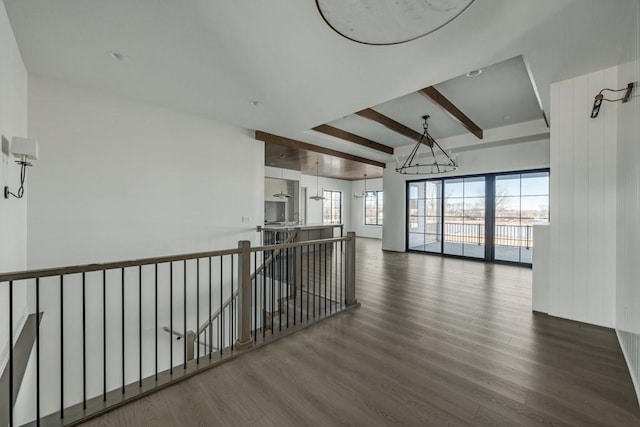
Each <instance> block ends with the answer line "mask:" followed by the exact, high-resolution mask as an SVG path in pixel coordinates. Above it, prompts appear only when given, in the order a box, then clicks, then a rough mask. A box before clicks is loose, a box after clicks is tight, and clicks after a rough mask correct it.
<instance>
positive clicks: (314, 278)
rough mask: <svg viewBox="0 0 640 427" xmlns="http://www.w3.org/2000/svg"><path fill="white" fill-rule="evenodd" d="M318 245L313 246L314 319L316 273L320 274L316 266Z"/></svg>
mask: <svg viewBox="0 0 640 427" xmlns="http://www.w3.org/2000/svg"><path fill="white" fill-rule="evenodd" d="M316 252H317V251H316V245H315V244H314V245H313V292H312V293H311V295H313V318H314V319H315V318H316V273H317V272H318V268H317V266H316Z"/></svg>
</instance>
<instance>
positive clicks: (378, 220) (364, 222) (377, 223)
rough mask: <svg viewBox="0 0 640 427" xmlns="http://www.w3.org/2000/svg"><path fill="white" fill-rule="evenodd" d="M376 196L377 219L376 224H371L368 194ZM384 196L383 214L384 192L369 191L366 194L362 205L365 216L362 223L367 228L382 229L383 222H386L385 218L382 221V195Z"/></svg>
mask: <svg viewBox="0 0 640 427" xmlns="http://www.w3.org/2000/svg"><path fill="white" fill-rule="evenodd" d="M369 193H371V194H374V195H375V200H376V207H375V218H376V222H375V223H369V222H367V198H368V194H369ZM381 194H382V197H383V199H382V200H383V201H382V203H383V207H382V212H383V213H384V194H383V192H382V190H367V191H366V192H365V196H364V199H363V200H364V201H363V203H362V212H363V214H364V216H363V218H362V222H363V224H364V225H366V226H371V227H382V226H383V222H384V217H383V218H382V219H380V195H381Z"/></svg>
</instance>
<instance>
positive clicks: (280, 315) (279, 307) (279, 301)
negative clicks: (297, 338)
mask: <svg viewBox="0 0 640 427" xmlns="http://www.w3.org/2000/svg"><path fill="white" fill-rule="evenodd" d="M285 241H286V240H285ZM278 258H279V259H278V269H279V270H280V272H279V274H278V301H277V306H278V331H280V332H282V280H283V279H284V273H283V271H282V269H283V264H284V259H283V256H282V249H280V252H279V253H278Z"/></svg>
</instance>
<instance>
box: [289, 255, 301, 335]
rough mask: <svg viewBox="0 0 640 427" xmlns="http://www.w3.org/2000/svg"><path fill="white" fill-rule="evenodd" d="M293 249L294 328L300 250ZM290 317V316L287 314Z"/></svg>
mask: <svg viewBox="0 0 640 427" xmlns="http://www.w3.org/2000/svg"><path fill="white" fill-rule="evenodd" d="M291 249H293V251H292V252H293V256H294V257H295V259H294V260H293V271H294V273H293V326H296V300H297V298H296V296H297V295H296V292H297V291H298V287H297V286H296V279H297V278H298V262H297V259H298V258H297V251H298V248H291ZM287 316H288V314H287Z"/></svg>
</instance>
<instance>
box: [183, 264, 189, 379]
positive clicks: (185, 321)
mask: <svg viewBox="0 0 640 427" xmlns="http://www.w3.org/2000/svg"><path fill="white" fill-rule="evenodd" d="M182 274H183V279H182V318H183V319H182V320H183V322H184V323H183V325H182V326H183V328H182V329H183V332H184V336H183V338H182V339H183V340H184V345H183V347H182V348H183V349H184V360H183V362H184V364H183V367H184V369H187V341H189V340H188V339H187V260H186V259H185V260H183V261H182Z"/></svg>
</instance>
